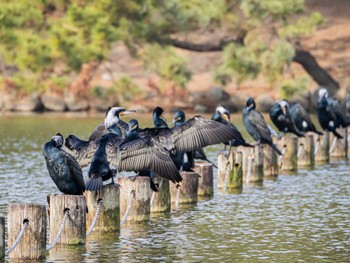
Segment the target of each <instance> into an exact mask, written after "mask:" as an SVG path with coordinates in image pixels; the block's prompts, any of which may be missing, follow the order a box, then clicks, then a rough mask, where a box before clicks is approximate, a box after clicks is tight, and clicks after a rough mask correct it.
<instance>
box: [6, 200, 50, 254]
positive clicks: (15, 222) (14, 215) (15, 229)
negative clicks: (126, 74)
mask: <svg viewBox="0 0 350 263" xmlns="http://www.w3.org/2000/svg"><path fill="white" fill-rule="evenodd" d="M7 218H8V220H7V224H8V226H7V227H8V244H9V247H10V246H12V245H13V244H14V242H15V240H16V238H17V237H18V234H19V232H20V230H21V229H22V227H23V224H24V222H28V226H27V228H26V229H25V231H24V234H23V236H22V238H21V240H20V242H19V243H18V245H17V246H16V248H15V249H14V250H13V251H12V252H10V254H9V257H10V259H20V260H32V259H43V258H45V254H46V226H47V218H46V207H45V206H44V205H35V204H10V205H8V207H7Z"/></svg>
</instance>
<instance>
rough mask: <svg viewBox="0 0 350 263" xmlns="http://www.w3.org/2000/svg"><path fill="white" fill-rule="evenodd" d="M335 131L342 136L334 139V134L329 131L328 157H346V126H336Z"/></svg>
mask: <svg viewBox="0 0 350 263" xmlns="http://www.w3.org/2000/svg"><path fill="white" fill-rule="evenodd" d="M337 132H338V133H339V134H340V135H341V136H343V138H342V139H341V138H337V139H336V141H335V138H336V137H335V136H334V134H333V133H330V136H329V143H330V148H329V152H330V157H331V158H336V159H346V158H347V154H348V140H347V135H348V133H347V131H346V128H338V129H337Z"/></svg>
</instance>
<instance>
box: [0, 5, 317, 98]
mask: <svg viewBox="0 0 350 263" xmlns="http://www.w3.org/2000/svg"><path fill="white" fill-rule="evenodd" d="M305 11H306V10H305V6H304V1H303V0H283V1H281V0H264V1H261V0H215V1H212V0H168V1H162V0H118V1H115V0H40V1H31V0H17V1H7V0H0V24H1V28H0V39H1V41H0V70H1V78H2V80H4V79H7V80H11V81H12V83H14V84H15V86H16V87H18V88H20V89H24V90H26V91H27V92H32V91H40V90H42V89H45V88H46V87H47V86H48V83H51V86H52V84H53V85H54V86H56V87H62V88H65V87H69V83H71V81H72V78H71V76H72V73H74V72H76V73H79V72H80V70H81V68H82V65H84V64H87V63H90V62H98V63H100V62H103V61H104V60H106V59H108V57H109V52H110V50H111V44H112V43H113V42H116V41H121V42H123V43H125V45H126V46H127V47H128V49H129V51H130V53H131V54H132V55H133V56H135V57H137V58H138V59H140V60H141V61H143V62H144V67H145V69H146V70H150V71H152V72H156V73H157V74H158V75H159V76H160V77H162V78H163V79H166V80H168V81H171V82H172V83H173V85H175V86H178V87H185V86H186V83H187V82H188V81H189V79H190V78H191V72H190V71H189V69H188V67H187V64H186V63H187V61H186V59H185V58H183V57H181V56H179V55H178V53H176V52H175V51H174V46H175V47H178V48H184V49H188V50H193V51H210V50H211V51H220V52H222V63H221V65H220V66H219V67H218V68H217V69H216V70H215V72H213V77H214V78H215V79H216V80H217V81H218V82H220V83H222V84H225V83H227V82H228V81H231V78H232V77H234V79H235V80H236V81H238V82H241V81H243V80H246V79H252V78H256V77H257V76H259V75H263V76H264V77H265V78H267V79H268V80H269V81H270V83H271V84H272V85H275V86H276V87H277V86H278V85H279V86H280V88H282V91H283V92H287V93H288V92H289V93H290V92H291V90H292V91H293V90H294V89H295V87H296V86H295V85H297V87H300V85H301V86H302V85H304V86H305V83H306V82H307V78H305V76H304V77H303V78H302V79H300V78H297V77H296V79H295V81H293V80H290V79H289V80H288V81H287V82H284V81H281V77H282V73H283V69H284V68H285V67H286V66H288V65H289V64H290V63H291V61H292V60H293V57H294V56H295V43H296V42H297V40H298V38H299V37H302V36H305V35H307V34H309V33H310V32H312V31H313V30H314V28H315V26H317V25H318V24H319V23H321V22H322V17H321V16H320V15H319V14H318V13H312V14H306V12H305ZM211 32H215V33H217V32H220V34H219V35H220V39H211V38H210V37H207V38H203V39H204V40H203V41H204V43H203V42H201V41H200V40H202V39H200V40H196V41H191V40H192V39H193V37H192V38H191V37H190V36H191V34H194V35H195V36H201V35H205V36H210V34H211ZM216 35H218V34H216ZM115 81H116V82H118V80H115ZM122 82H123V83H124V82H127V83H129V81H126V80H125V79H124V80H122ZM276 83H278V85H277V84H276ZM295 83H297V84H295ZM118 85H119V86H120V81H119V82H118ZM118 85H117V86H118ZM128 85H130V84H128ZM95 91H96V89H95Z"/></svg>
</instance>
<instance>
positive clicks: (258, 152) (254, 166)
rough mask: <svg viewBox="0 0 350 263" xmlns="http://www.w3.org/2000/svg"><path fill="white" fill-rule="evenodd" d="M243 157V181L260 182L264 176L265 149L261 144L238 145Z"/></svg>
mask: <svg viewBox="0 0 350 263" xmlns="http://www.w3.org/2000/svg"><path fill="white" fill-rule="evenodd" d="M237 151H241V152H242V159H243V167H242V171H243V182H244V183H259V182H262V181H263V178H264V151H263V147H262V146H261V145H255V146H254V148H251V147H242V146H240V147H238V150H237Z"/></svg>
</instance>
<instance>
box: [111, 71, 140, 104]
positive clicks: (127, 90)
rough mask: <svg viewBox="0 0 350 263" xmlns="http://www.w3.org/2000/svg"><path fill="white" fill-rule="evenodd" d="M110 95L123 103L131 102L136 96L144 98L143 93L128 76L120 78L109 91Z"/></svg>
mask: <svg viewBox="0 0 350 263" xmlns="http://www.w3.org/2000/svg"><path fill="white" fill-rule="evenodd" d="M108 92H109V93H107V94H108V96H109V94H110V95H111V96H112V95H114V96H115V95H117V96H118V98H120V100H121V101H122V102H125V101H131V100H132V99H133V98H134V97H135V96H138V97H142V96H143V95H144V94H143V91H142V90H141V89H140V87H139V86H137V85H136V84H135V83H134V82H133V81H132V80H131V79H130V78H129V77H128V76H122V77H120V78H119V79H118V80H117V81H116V82H115V83H114V85H113V87H112V88H111V89H109V91H108Z"/></svg>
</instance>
